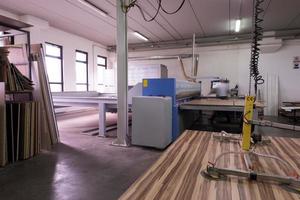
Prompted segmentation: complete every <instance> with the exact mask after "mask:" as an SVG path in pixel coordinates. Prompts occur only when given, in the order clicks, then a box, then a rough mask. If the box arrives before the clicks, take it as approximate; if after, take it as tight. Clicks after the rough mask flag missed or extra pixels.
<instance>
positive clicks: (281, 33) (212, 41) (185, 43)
mask: <svg viewBox="0 0 300 200" xmlns="http://www.w3.org/2000/svg"><path fill="white" fill-rule="evenodd" d="M299 36H300V29H290V30H278V31H276V32H275V35H273V36H270V35H266V36H264V37H263V38H269V37H275V38H279V39H283V40H288V39H298V38H299ZM251 38H252V34H240V35H226V36H215V37H196V38H195V46H196V47H205V46H214V45H229V44H243V43H250V42H251ZM192 45H193V43H192V41H191V40H190V39H183V40H173V41H163V42H147V43H135V44H130V45H129V50H130V51H143V50H158V49H161V50H162V49H172V48H189V47H192ZM115 48H116V47H115V46H108V48H107V50H108V51H112V52H114V51H115Z"/></svg>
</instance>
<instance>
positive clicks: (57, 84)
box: [45, 43, 64, 92]
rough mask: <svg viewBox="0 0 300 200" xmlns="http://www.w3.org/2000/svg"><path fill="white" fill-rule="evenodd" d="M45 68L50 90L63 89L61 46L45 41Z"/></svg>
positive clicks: (57, 90)
mask: <svg viewBox="0 0 300 200" xmlns="http://www.w3.org/2000/svg"><path fill="white" fill-rule="evenodd" d="M45 57H46V58H45V59H46V69H47V73H48V78H49V84H50V89H51V92H62V91H63V88H64V87H63V56H62V46H59V45H56V44H51V43H46V56H45Z"/></svg>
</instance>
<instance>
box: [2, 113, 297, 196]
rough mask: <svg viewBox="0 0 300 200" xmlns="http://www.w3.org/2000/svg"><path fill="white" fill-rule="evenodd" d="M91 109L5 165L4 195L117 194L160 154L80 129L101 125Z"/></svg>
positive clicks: (263, 130) (289, 134)
mask: <svg viewBox="0 0 300 200" xmlns="http://www.w3.org/2000/svg"><path fill="white" fill-rule="evenodd" d="M87 114H88V113H86V112H83V113H79V114H78V113H77V114H74V115H73V116H72V117H70V116H64V117H60V118H59V122H58V124H59V129H60V134H61V144H58V145H57V146H55V148H54V149H53V150H52V151H51V152H43V153H42V154H40V155H39V156H36V157H35V158H33V159H30V160H27V161H23V162H18V163H16V164H14V165H10V166H7V167H6V168H3V169H0V199H1V200H2V199H4V200H23V199H24V200H25V199H26V200H42V199H43V200H54V199H55V200H56V199H57V200H80V199H82V200H93V199H97V200H101V199H105V200H112V199H117V198H118V197H119V196H120V195H121V194H122V193H123V192H124V191H125V190H126V189H127V188H128V187H129V186H130V185H131V184H132V183H133V182H134V181H135V180H136V179H137V178H138V177H139V176H140V175H142V173H143V172H145V170H146V169H148V168H149V167H150V166H151V164H152V163H153V162H155V160H157V158H158V157H159V156H160V155H161V153H162V152H161V151H157V150H154V149H147V148H139V147H131V148H122V147H113V146H111V145H110V144H111V142H112V141H113V138H98V137H97V136H88V135H83V134H81V133H80V132H81V131H82V130H85V129H89V128H93V127H97V114H95V113H94V114H92V115H87ZM268 119H272V120H275V121H281V122H282V121H284V119H281V118H268ZM256 131H259V132H261V133H262V134H263V135H272V136H287V137H300V133H299V132H291V131H283V130H279V129H274V128H257V129H256ZM110 134H112V135H114V134H115V131H112V132H110Z"/></svg>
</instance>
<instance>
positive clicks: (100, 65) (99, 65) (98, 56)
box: [96, 55, 107, 85]
mask: <svg viewBox="0 0 300 200" xmlns="http://www.w3.org/2000/svg"><path fill="white" fill-rule="evenodd" d="M98 58H103V59H104V60H105V65H102V64H98ZM96 63H97V73H98V67H104V69H105V70H106V69H107V57H105V56H101V55H97V60H96ZM97 85H104V84H101V83H99V82H98V83H97Z"/></svg>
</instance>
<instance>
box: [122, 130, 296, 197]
mask: <svg viewBox="0 0 300 200" xmlns="http://www.w3.org/2000/svg"><path fill="white" fill-rule="evenodd" d="M270 139H271V144H268V145H264V146H257V147H256V152H258V153H264V154H272V155H275V156H278V157H280V158H282V159H284V160H286V161H288V162H289V163H290V164H291V165H292V166H293V169H294V170H295V171H296V172H297V173H298V174H300V139H291V138H283V137H273V138H270ZM239 150H240V142H220V141H219V140H216V139H213V137H212V133H211V132H203V131H185V132H184V133H183V134H182V135H181V136H180V137H179V138H178V139H177V140H176V142H174V143H173V144H172V145H171V146H170V147H169V148H168V149H167V150H165V152H164V153H163V154H162V156H161V157H160V158H159V159H158V160H157V161H156V163H154V164H153V165H152V166H151V167H150V168H149V170H147V171H146V172H145V173H144V175H142V176H141V177H140V178H139V179H138V180H136V182H135V183H134V184H133V185H132V186H131V187H130V188H129V189H128V190H127V191H126V192H125V193H124V194H123V195H122V196H121V197H120V200H127V199H128V200H152V199H155V200H164V199H168V200H169V199H177V200H185V199H187V200H188V199H192V200H201V199H212V200H214V199H221V200H231V199H243V200H244V199H245V200H248V199H249V200H252V199H253V200H269V199H270V200H271V199H272V200H273V199H282V200H288V199H289V200H290V199H291V200H296V199H297V200H299V199H300V195H299V194H296V193H293V192H289V191H287V190H285V189H283V188H282V187H281V186H280V185H278V184H276V183H263V182H256V181H249V180H248V179H245V178H237V177H229V178H228V179H227V180H218V181H215V180H209V179H206V178H204V177H203V176H202V175H201V171H202V170H205V169H206V167H207V163H208V161H214V159H215V158H216V156H218V155H219V154H220V153H222V152H226V151H239ZM254 163H255V170H256V171H258V172H264V173H268V174H276V175H289V174H291V168H288V167H287V166H285V165H284V164H281V163H278V162H277V161H275V160H273V159H268V158H261V157H255V158H254ZM217 167H223V168H234V169H242V170H246V166H245V164H244V160H243V157H242V156H241V155H236V154H235V155H225V156H224V157H223V158H222V159H221V160H220V161H219V162H218V164H217Z"/></svg>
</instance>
